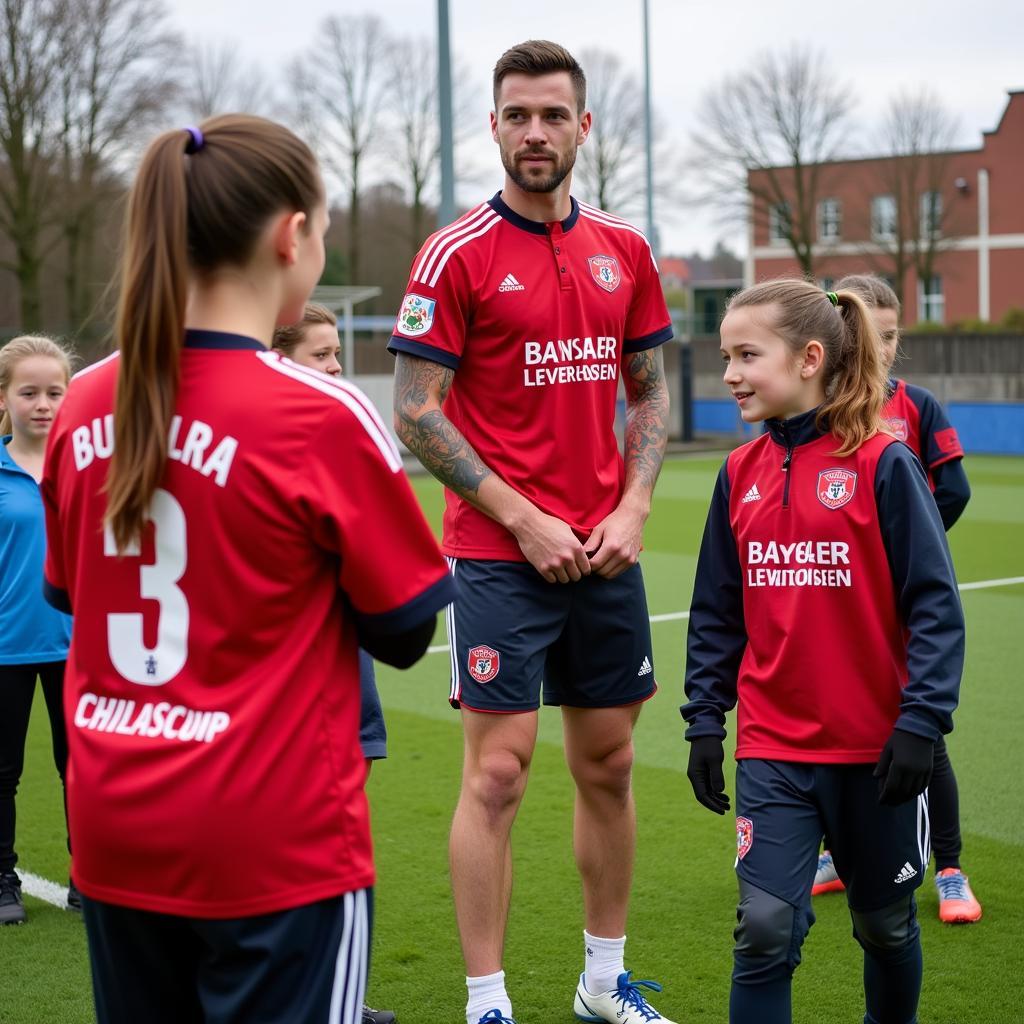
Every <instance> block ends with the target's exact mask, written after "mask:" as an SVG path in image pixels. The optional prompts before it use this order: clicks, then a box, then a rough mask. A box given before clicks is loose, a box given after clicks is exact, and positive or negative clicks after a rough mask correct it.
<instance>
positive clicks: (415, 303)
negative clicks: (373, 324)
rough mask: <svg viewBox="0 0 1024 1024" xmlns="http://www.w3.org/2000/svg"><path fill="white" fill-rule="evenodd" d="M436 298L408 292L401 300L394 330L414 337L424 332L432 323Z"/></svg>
mask: <svg viewBox="0 0 1024 1024" xmlns="http://www.w3.org/2000/svg"><path fill="white" fill-rule="evenodd" d="M436 305H437V300H436V299H428V298H425V297H424V296H422V295H417V294H416V293H415V292H409V294H408V295H406V297H405V298H404V299H403V300H402V309H401V311H400V312H399V314H398V323H397V324H396V325H395V328H396V330H398V331H400V332H401V333H402V334H406V335H411V336H413V337H415V336H416V335H418V334H426V333H427V331H429V330H430V328H431V327H433V325H434V307H435V306H436Z"/></svg>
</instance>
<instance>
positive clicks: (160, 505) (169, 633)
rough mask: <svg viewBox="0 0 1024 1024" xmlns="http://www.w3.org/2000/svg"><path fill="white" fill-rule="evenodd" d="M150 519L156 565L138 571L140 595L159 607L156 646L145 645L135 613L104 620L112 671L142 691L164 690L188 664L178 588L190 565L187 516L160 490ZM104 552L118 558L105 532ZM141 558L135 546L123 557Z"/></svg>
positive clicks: (182, 602)
mask: <svg viewBox="0 0 1024 1024" xmlns="http://www.w3.org/2000/svg"><path fill="white" fill-rule="evenodd" d="M149 518H150V519H151V520H152V522H153V525H154V527H155V533H156V537H155V551H156V560H155V561H154V562H153V564H152V565H140V566H139V595H140V596H141V597H142V598H144V599H145V598H148V599H149V600H151V601H156V602H157V604H158V605H159V610H158V612H157V630H156V646H155V647H147V646H146V644H145V641H144V640H143V632H142V630H143V619H142V615H141V614H140V613H139V612H127V613H125V612H114V613H112V614H110V615H108V616H107V649H108V650H109V651H110V660H111V661H112V662H113V664H114V668H116V669H117V671H118V672H119V673H120V674H121V675H122V676H124V678H125V679H128V680H130V681H131V682H133V683H140V684H141V685H142V686H162V685H163V684H164V683H166V682H169V681H170V680H171V679H173V678H174V677H175V676H176V675H177V674H178V673H179V672H180V671H181V670H182V669H183V668H184V667H185V662H186V660H187V659H188V600H187V599H186V597H185V594H184V593H183V592H182V590H181V588H180V587H178V581H179V580H180V579H181V577H182V576H183V575H184V574H185V566H186V564H187V562H188V550H187V546H186V542H185V511H184V509H183V508H182V507H181V505H179V504H178V501H177V499H176V498H175V497H174V496H173V495H171V494H169V493H168V492H167V491H165V490H162V489H160V488H158V489H157V490H156V491H155V492H154V493H153V500H152V501H151V502H150V506H149ZM103 553H104V554H105V555H110V556H116V555H117V546H116V545H115V544H114V535H113V533H112V532H111V531H110V529H109V528H107V529H106V530H105V532H104V538H103ZM139 553H140V551H139V547H138V545H133V546H132V547H130V548H129V549H128V550H126V551H125V554H126V555H138V554H139Z"/></svg>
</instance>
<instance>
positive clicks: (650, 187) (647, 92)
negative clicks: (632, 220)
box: [643, 0, 658, 256]
mask: <svg viewBox="0 0 1024 1024" xmlns="http://www.w3.org/2000/svg"><path fill="white" fill-rule="evenodd" d="M647 5H648V0H643V8H644V149H645V151H646V154H647V169H646V172H647V173H646V176H647V239H648V241H649V242H650V243H651V248H652V249H653V250H654V254H655V256H657V255H658V233H657V229H656V228H655V226H654V156H653V153H652V144H651V136H652V134H653V133H652V129H651V32H650V18H649V16H648V11H647Z"/></svg>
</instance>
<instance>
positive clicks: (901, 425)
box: [885, 416, 910, 441]
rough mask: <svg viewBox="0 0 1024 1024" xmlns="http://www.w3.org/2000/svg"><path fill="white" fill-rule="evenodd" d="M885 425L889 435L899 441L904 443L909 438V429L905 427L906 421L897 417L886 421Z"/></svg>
mask: <svg viewBox="0 0 1024 1024" xmlns="http://www.w3.org/2000/svg"><path fill="white" fill-rule="evenodd" d="M885 425H886V427H887V428H888V430H889V433H890V434H892V436H893V437H895V438H896V439H897V440H899V441H906V439H907V438H908V437H910V427H909V426H907V421H906V420H904V419H900V417H898V416H893V418H892V419H889V420H886V421H885Z"/></svg>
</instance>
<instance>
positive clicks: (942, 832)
mask: <svg viewBox="0 0 1024 1024" xmlns="http://www.w3.org/2000/svg"><path fill="white" fill-rule="evenodd" d="M837 287H838V288H840V289H851V290H852V291H855V292H856V293H857V294H858V295H859V296H860V297H861V298H862V299H863V300H864V302H865V303H866V304H867V306H868V308H869V309H870V310H871V315H872V318H873V319H874V323H875V327H876V328H877V329H878V334H879V337H880V339H881V342H882V361H883V363H884V365H885V369H886V372H887V373H891V372H892V367H893V364H894V363H895V362H896V356H897V353H898V350H899V337H900V324H899V321H900V300H899V299H898V298H897V297H896V293H895V292H894V291H893V290H892V288H890V287H889V285H888V284H886V283H885V281H883V280H882V279H881V278H879V277H874V276H871V275H868V274H850V275H848V276H847V277H844V278H843V279H842V280H841V281H840V282H839V284H838V285H837ZM882 419H883V421H884V423H885V425H886V428H887V429H888V430H889V432H890V433H892V434H894V435H895V436H896V437H898V438H899V439H900V440H901V441H903V442H904V443H905V444H907V445H909V447H910V449H911V451H913V452H914V454H915V455H917V457H918V458H919V459H920V460H921V464H922V465H923V466H924V467H925V468H926V469H927V472H928V480H929V483H930V484H931V488H932V496H933V497H934V498H935V504H936V505H937V506H938V509H939V515H940V517H941V518H942V525H943V526H944V527H945V528H946V530H947V532H948V531H949V528H950V527H951V526H952V525H953V524H954V523H955V522H956V521H957V520H958V519H959V518H960V515H961V513H962V512H963V510H964V509H965V508H966V507H967V502H968V501H969V500H970V497H971V488H970V484H968V482H967V474H966V473H965V472H964V468H963V456H964V452H963V448H961V447H960V440H959V438H958V437H957V436H956V430H955V429H954V428H953V427H952V425H951V424H950V422H949V419H948V417H947V416H946V413H945V410H944V409H943V408H942V406H941V405H940V404H939V401H938V399H937V398H936V397H935V396H934V395H933V394H932V393H931V392H930V391H927V390H925V388H921V387H917V386H916V385H913V384H907V383H906V381H903V380H899V379H897V378H895V377H891V376H890V378H889V388H888V400H887V401H886V404H885V406H884V407H883V409H882ZM928 820H929V824H930V827H931V849H932V852H933V853H934V854H935V888H936V889H937V890H938V894H939V920H940V921H943V922H945V923H946V924H970V923H973V922H975V921H979V920H980V919H981V904H980V903H979V902H978V900H977V898H976V897H975V895H974V893H973V891H972V890H971V886H970V884H969V882H968V879H967V876H966V875H965V874H964V873H963V869H962V868H961V866H960V852H961V850H962V849H963V842H962V839H961V835H960V790H959V787H958V786H957V781H956V775H955V774H954V772H953V765H952V764H951V763H950V760H949V752H948V750H947V749H946V741H945V739H943V738H940V739H939V740H938V741H937V742H936V744H935V764H934V767H933V769H932V779H931V782H930V783H929V784H928ZM843 888H844V886H843V882H842V879H840V877H839V874H838V873H837V871H836V867H835V861H834V860H833V859H832V855H831V853H830V851H828V850H825V851H824V852H823V853H822V854H821V856H820V857H819V858H818V870H817V871H816V872H815V876H814V887H813V888H812V890H811V894H812V895H813V896H818V895H821V894H823V893H826V892H841V891H842V890H843Z"/></svg>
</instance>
